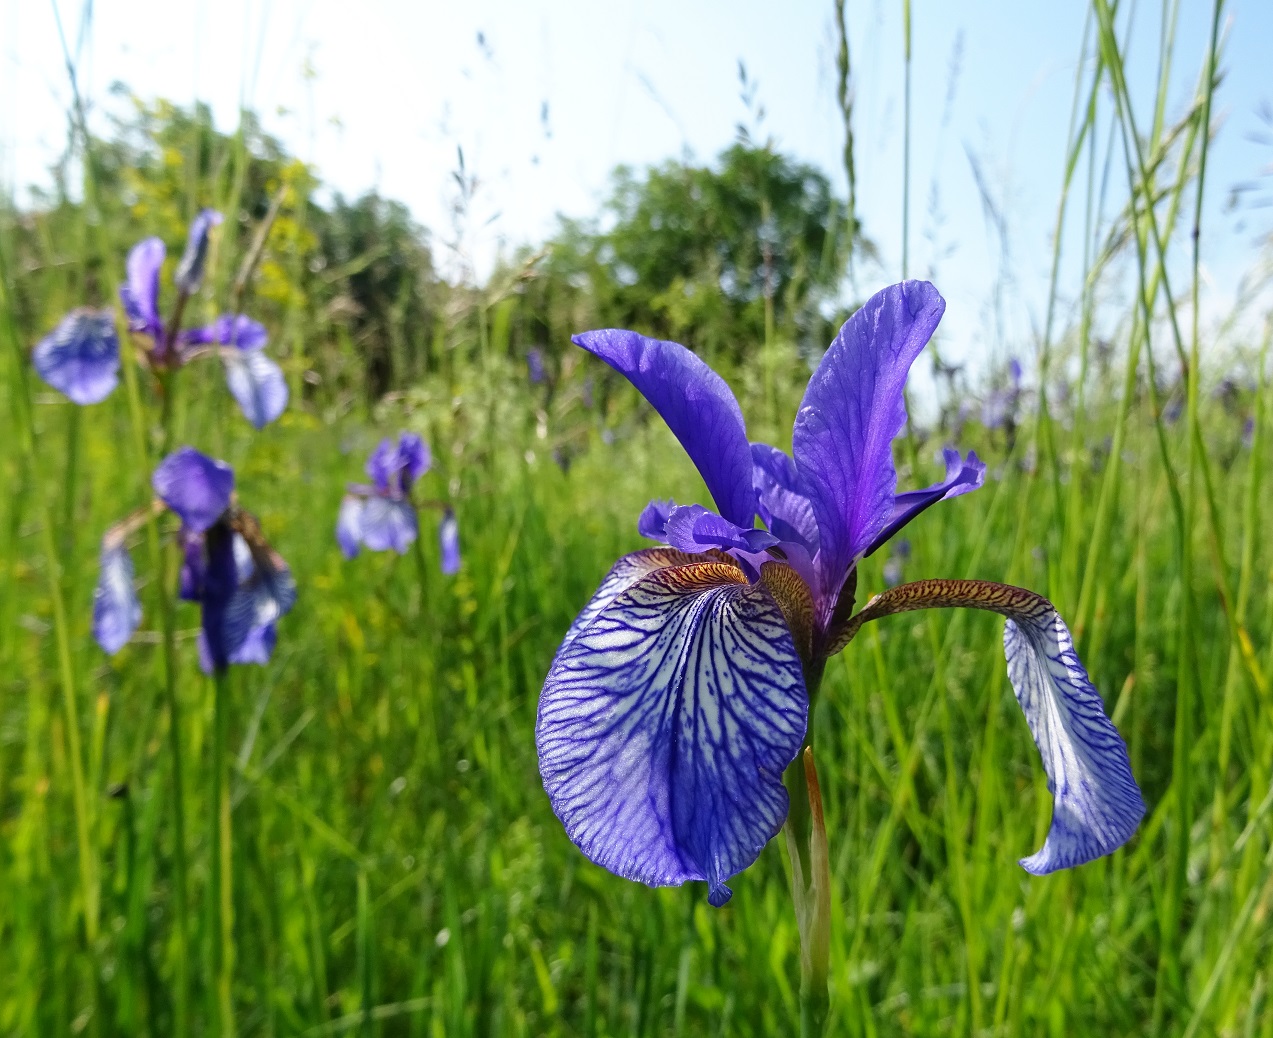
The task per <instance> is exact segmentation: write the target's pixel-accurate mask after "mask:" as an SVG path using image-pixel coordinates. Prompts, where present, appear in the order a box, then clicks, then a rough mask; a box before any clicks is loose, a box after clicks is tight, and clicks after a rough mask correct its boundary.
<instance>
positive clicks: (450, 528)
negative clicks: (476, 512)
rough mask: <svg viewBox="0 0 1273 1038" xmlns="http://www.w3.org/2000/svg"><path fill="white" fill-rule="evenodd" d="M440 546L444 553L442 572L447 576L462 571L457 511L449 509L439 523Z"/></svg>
mask: <svg viewBox="0 0 1273 1038" xmlns="http://www.w3.org/2000/svg"><path fill="white" fill-rule="evenodd" d="M438 547H439V549H440V550H441V554H442V567H441V568H442V572H443V573H445V574H446V575H447V576H451V575H452V574H455V573H459V572H460V524H459V523H457V522H456V521H455V513H454V512H453V511H452V510H451V509H449V508H448V509H447V510H446V511H445V512H444V513H442V522H440V523H439V524H438Z"/></svg>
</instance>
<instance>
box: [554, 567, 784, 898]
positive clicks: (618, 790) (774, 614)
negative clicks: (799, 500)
mask: <svg viewBox="0 0 1273 1038" xmlns="http://www.w3.org/2000/svg"><path fill="white" fill-rule="evenodd" d="M654 550H656V551H657V550H658V549H654ZM807 709H808V696H807V693H806V691H805V685H804V677H803V673H802V670H801V665H800V658H799V656H798V654H797V652H796V648H795V645H794V644H793V642H792V637H791V633H790V631H789V630H788V629H787V625H786V622H785V620H784V619H783V614H782V611H781V609H780V608H779V607H778V605H777V604H776V603H775V602H774V600H773V598H772V597H771V596H770V594H769V592H768V591H767V590H765V588H764V587H763V586H762V585H759V584H752V585H749V584H748V583H747V582H746V580H745V579H744V578H743V577H742V576H741V574H740V573H739V572H738V570H737V569H735V568H733V567H731V566H728V565H725V564H723V563H718V562H712V563H706V564H700V565H692V566H682V567H675V568H670V569H661V570H658V571H657V572H655V573H653V574H651V575H649V576H646V577H644V578H643V579H641V580H639V581H637V582H636V583H635V584H632V585H631V586H630V587H628V589H627V590H626V591H624V592H623V593H622V594H621V595H619V596H618V597H617V598H615V599H613V600H612V601H611V602H610V603H609V605H607V606H606V607H605V608H604V609H602V610H601V612H600V613H599V615H597V616H596V617H595V619H593V620H592V621H591V622H590V623H589V624H588V625H587V626H586V627H584V628H583V629H582V630H581V631H580V632H579V634H578V636H577V637H575V638H574V640H573V641H571V642H569V643H568V644H567V645H566V646H564V647H563V648H562V650H561V651H560V652H559V653H558V655H557V658H556V659H555V660H554V661H553V665H552V668H551V670H550V671H549V673H548V678H547V680H546V681H545V682H544V689H543V692H542V693H541V695H540V699H539V712H538V717H537V720H536V725H535V743H536V747H537V749H538V752H539V771H540V775H541V776H542V777H543V780H544V789H545V790H546V791H547V793H548V797H549V799H550V801H551V802H552V806H553V810H554V811H555V812H556V814H557V817H558V818H560V819H561V821H562V824H563V825H564V826H565V828H566V834H567V835H568V836H569V837H570V839H571V840H572V841H574V843H575V844H577V845H578V847H579V848H580V850H582V851H583V853H584V854H585V855H587V856H588V857H589V858H590V859H591V860H592V861H594V862H596V863H597V864H598V865H601V866H603V867H604V868H607V869H609V870H610V871H611V872H614V873H616V874H618V875H620V876H625V877H627V878H628V879H634V880H638V881H640V882H642V883H646V884H649V885H651V886H667V885H678V884H681V883H684V882H685V881H687V880H705V881H706V882H707V884H708V890H709V893H708V900H709V901H710V902H711V904H713V905H717V906H719V905H723V904H724V903H725V902H726V901H728V900H729V897H730V890H729V888H728V887H727V886H726V885H725V881H726V880H728V879H729V877H730V876H733V875H734V874H736V873H738V872H740V871H742V870H743V869H745V868H746V867H747V866H748V865H750V864H751V863H752V862H753V861H755V860H756V858H757V857H758V856H759V854H760V852H761V850H762V849H763V848H764V846H765V844H766V843H768V842H769V840H770V839H771V838H772V837H773V836H774V835H775V834H776V833H777V832H778V830H779V828H780V827H781V826H782V823H783V821H784V820H785V819H786V817H787V806H788V801H787V791H786V789H785V788H784V787H783V784H782V773H783V771H784V769H785V768H786V767H787V765H788V764H790V763H791V761H792V760H793V759H794V758H795V756H796V754H797V753H798V752H799V749H800V744H801V742H802V740H803V738H804V733H805V717H806V711H807Z"/></svg>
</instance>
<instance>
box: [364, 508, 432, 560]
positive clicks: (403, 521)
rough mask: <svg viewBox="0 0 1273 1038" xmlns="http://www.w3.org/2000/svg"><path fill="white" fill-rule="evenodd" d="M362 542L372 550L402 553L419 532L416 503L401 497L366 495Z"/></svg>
mask: <svg viewBox="0 0 1273 1038" xmlns="http://www.w3.org/2000/svg"><path fill="white" fill-rule="evenodd" d="M361 524H362V543H363V544H365V545H366V546H367V547H368V548H369V549H370V550H372V551H396V552H397V553H398V554H399V555H401V554H403V553H404V552H405V551H406V550H407V549H408V548H409V547H411V542H412V541H414V540H415V539H416V535H417V534H418V533H419V518H418V517H417V515H416V510H415V506H414V505H413V504H412V503H411V502H410V501H406V500H403V499H402V498H394V497H369V498H367V499H366V500H365V501H364V502H363V505H362V516H361Z"/></svg>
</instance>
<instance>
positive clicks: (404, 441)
mask: <svg viewBox="0 0 1273 1038" xmlns="http://www.w3.org/2000/svg"><path fill="white" fill-rule="evenodd" d="M432 461H433V459H432V455H431V454H430V452H429V446H428V444H426V443H425V442H424V441H423V440H422V439H421V438H420V437H419V436H417V435H416V434H415V433H411V432H404V433H402V434H401V435H399V437H398V440H397V442H396V443H395V442H394V441H393V440H388V439H386V440H381V441H380V444H379V445H378V446H377V447H376V449H375V450H374V451H372V452H371V456H370V457H369V458H368V459H367V475H368V476H369V477H370V478H371V483H370V484H366V483H351V484H349V486H348V488H347V492H346V494H345V497H344V500H342V501H341V503H340V514H339V516H338V517H337V519H336V542H337V543H338V544H339V545H340V550H341V552H342V553H343V554H344V556H345V558H347V559H352V558H353V557H354V556H355V555H357V554H358V551H359V548H360V546H361V547H366V548H369V549H370V550H371V551H396V552H397V553H398V554H399V555H401V554H403V553H404V552H406V550H407V549H408V548H409V547H410V546H411V544H412V543H413V542H414V541H415V539H416V537H417V536H419V532H420V519H419V508H420V507H437V508H440V509H442V513H443V514H442V521H441V523H439V524H438V542H439V547H440V549H441V568H442V572H443V573H446V574H448V575H449V574H452V573H456V572H458V571H459V568H460V535H459V525H458V524H457V523H456V520H455V512H454V511H452V510H451V508H450V506H449V505H445V504H442V503H441V502H435V501H422V502H418V503H417V501H416V500H415V499H414V498H413V496H412V488H413V487H414V486H415V484H416V482H417V481H418V480H419V479H420V477H421V476H423V475H424V474H425V473H426V472H428V471H429V467H430V465H431V464H432Z"/></svg>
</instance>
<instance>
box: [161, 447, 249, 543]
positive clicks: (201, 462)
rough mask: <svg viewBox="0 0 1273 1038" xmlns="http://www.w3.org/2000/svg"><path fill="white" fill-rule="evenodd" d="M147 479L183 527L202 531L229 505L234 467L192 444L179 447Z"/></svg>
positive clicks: (232, 487) (232, 491)
mask: <svg viewBox="0 0 1273 1038" xmlns="http://www.w3.org/2000/svg"><path fill="white" fill-rule="evenodd" d="M150 482H151V486H153V487H154V489H155V493H156V494H158V495H159V496H160V497H161V498H162V499H163V502H164V504H166V505H167V506H168V507H169V508H171V509H172V510H173V511H174V512H176V513H177V515H178V517H179V518H180V519H181V522H182V525H183V526H185V527H186V528H187V529H188V530H191V531H193V532H195V533H202V532H203V531H205V530H207V529H208V528H209V527H211V526H212V524H213V523H215V522H216V521H217V520H218V519H219V518H221V516H222V515H223V514H224V513H225V510H226V509H227V508H229V507H230V497H231V495H232V494H233V493H234V469H232V468H230V466H229V465H227V464H226V463H225V462H224V461H215V460H213V459H212V458H209V457H208V456H207V455H206V454H201V453H199V451H197V450H195V449H194V448H193V447H182V448H181V449H180V450H177V451H174V452H173V453H172V454H169V455H168V457H166V458H164V460H163V461H162V462H160V463H159V467H158V468H157V469H155V474H154V476H152V477H151V481H150Z"/></svg>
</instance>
